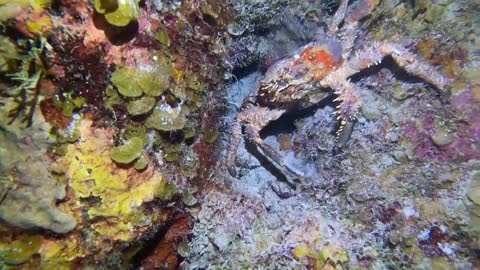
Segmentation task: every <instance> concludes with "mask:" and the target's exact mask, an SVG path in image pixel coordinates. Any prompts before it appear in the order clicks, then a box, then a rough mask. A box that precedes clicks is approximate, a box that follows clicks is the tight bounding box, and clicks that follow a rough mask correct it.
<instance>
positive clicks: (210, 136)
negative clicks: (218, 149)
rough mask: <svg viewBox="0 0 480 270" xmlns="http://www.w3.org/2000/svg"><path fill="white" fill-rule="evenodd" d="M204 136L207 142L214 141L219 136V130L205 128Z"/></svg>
mask: <svg viewBox="0 0 480 270" xmlns="http://www.w3.org/2000/svg"><path fill="white" fill-rule="evenodd" d="M202 133H203V138H204V139H205V141H206V142H207V143H210V144H211V143H214V142H215V141H216V140H217V137H218V130H216V129H204V130H203V132H202Z"/></svg>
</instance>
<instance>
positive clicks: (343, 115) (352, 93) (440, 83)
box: [320, 42, 450, 148]
mask: <svg viewBox="0 0 480 270" xmlns="http://www.w3.org/2000/svg"><path fill="white" fill-rule="evenodd" d="M387 55H390V56H391V57H392V58H393V60H394V61H395V62H396V63H397V64H398V65H399V66H400V67H402V68H403V69H404V70H405V71H407V72H408V73H409V74H411V75H413V76H417V77H419V78H421V79H423V80H425V81H426V82H428V83H429V84H431V85H433V86H434V87H435V88H436V89H437V91H438V94H439V96H440V99H441V100H442V101H443V102H445V101H446V100H448V98H449V96H450V89H449V87H448V84H449V82H450V80H449V79H448V78H446V77H445V76H444V75H442V74H441V73H440V72H438V71H436V70H435V69H433V68H432V67H431V66H429V65H428V64H427V63H425V62H423V61H421V60H419V59H417V58H416V57H415V56H414V55H413V54H412V53H411V52H409V51H408V50H407V49H405V48H404V47H402V46H399V45H397V44H393V43H389V42H376V43H374V44H373V46H371V47H370V48H368V49H366V50H364V51H359V52H358V51H357V53H356V54H355V56H354V57H353V58H352V59H351V60H350V61H348V62H347V63H346V64H345V65H343V66H342V67H340V68H339V69H337V70H335V71H334V72H332V73H330V74H328V75H327V76H326V77H325V78H323V80H322V81H321V82H320V85H321V86H323V87H330V88H332V89H335V93H336V94H337V95H338V98H337V100H338V101H340V102H341V103H340V105H339V106H338V107H337V111H336V114H337V118H338V120H339V121H340V123H341V124H340V128H339V130H338V131H337V139H336V141H337V147H339V148H342V147H344V146H345V143H346V142H347V141H348V137H349V134H350V133H351V132H352V130H353V121H354V120H355V115H356V113H357V112H358V111H359V110H360V107H361V103H360V101H359V99H358V97H357V95H356V93H358V90H355V86H354V85H353V84H352V83H351V82H350V81H349V80H348V78H349V77H351V76H352V75H354V74H356V73H358V72H360V71H361V70H364V69H366V68H368V67H370V66H372V65H377V64H379V63H380V62H381V61H382V59H383V58H384V57H385V56H387Z"/></svg>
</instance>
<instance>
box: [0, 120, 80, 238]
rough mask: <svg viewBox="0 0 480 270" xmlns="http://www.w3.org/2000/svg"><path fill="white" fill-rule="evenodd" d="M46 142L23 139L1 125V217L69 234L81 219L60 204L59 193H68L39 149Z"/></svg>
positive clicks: (15, 222) (14, 223) (20, 225)
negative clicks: (61, 207) (58, 202)
mask: <svg viewBox="0 0 480 270" xmlns="http://www.w3.org/2000/svg"><path fill="white" fill-rule="evenodd" d="M41 144H42V142H38V141H32V140H20V139H18V137H17V135H16V134H14V133H13V132H10V131H9V130H7V129H6V128H0V163H1V166H0V170H1V171H0V178H1V179H2V180H1V183H0V186H1V188H2V189H1V193H2V195H3V196H2V197H3V200H1V202H0V218H1V219H2V220H4V221H5V222H7V223H9V224H11V225H14V226H17V227H20V228H24V229H30V228H36V227H41V228H44V229H48V230H52V231H54V232H56V233H67V232H69V231H71V230H73V229H74V228H75V226H76V225H77V221H76V220H75V219H74V218H73V217H72V216H70V215H69V214H66V213H64V212H62V211H60V209H58V208H57V206H56V201H57V200H59V199H63V198H59V195H58V194H62V193H63V194H64V192H61V189H64V188H65V187H64V186H62V185H58V184H57V182H56V180H55V178H54V177H53V176H52V174H51V172H50V171H49V167H50V162H49V160H48V158H47V157H46V156H45V155H44V150H43V151H42V150H39V148H38V145H41Z"/></svg>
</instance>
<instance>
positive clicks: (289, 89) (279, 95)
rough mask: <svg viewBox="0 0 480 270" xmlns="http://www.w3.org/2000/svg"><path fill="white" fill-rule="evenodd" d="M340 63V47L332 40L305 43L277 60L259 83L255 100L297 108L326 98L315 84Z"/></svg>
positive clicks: (326, 92) (287, 107)
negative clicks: (291, 53)
mask: <svg viewBox="0 0 480 270" xmlns="http://www.w3.org/2000/svg"><path fill="white" fill-rule="evenodd" d="M342 64H343V59H342V46H341V45H340V43H339V42H337V41H335V40H327V39H325V40H321V41H316V42H312V43H309V44H307V45H305V46H303V47H301V48H300V49H298V50H297V51H296V52H295V53H294V54H293V55H291V56H289V57H287V58H285V59H283V60H281V61H278V62H277V63H276V64H275V65H274V66H272V67H271V68H270V69H269V70H268V71H267V73H266V74H265V78H264V79H263V80H262V81H261V82H260V88H259V90H258V98H259V101H260V102H261V103H262V104H263V105H266V106H269V107H274V108H282V109H290V108H292V107H295V108H298V109H301V108H305V107H308V106H311V105H314V104H316V103H318V102H320V101H321V100H323V99H324V98H325V97H327V96H328V95H330V94H331V93H332V91H331V90H330V89H322V88H321V87H320V85H319V82H320V81H321V80H322V78H324V77H325V76H326V75H327V74H329V73H331V72H332V71H334V70H336V69H337V68H338V67H340V66H341V65H342Z"/></svg>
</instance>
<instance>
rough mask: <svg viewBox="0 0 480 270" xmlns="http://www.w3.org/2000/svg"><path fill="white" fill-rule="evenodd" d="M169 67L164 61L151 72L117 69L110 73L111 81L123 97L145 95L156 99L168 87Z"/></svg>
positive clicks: (170, 68)
mask: <svg viewBox="0 0 480 270" xmlns="http://www.w3.org/2000/svg"><path fill="white" fill-rule="evenodd" d="M171 72H172V67H171V65H170V64H169V63H168V62H167V61H166V60H165V61H161V62H159V64H158V65H156V66H155V69H153V70H142V69H136V70H133V69H128V68H119V69H117V70H116V71H115V72H113V73H112V77H111V81H112V83H113V84H114V85H115V86H116V87H117V89H118V92H119V93H120V94H121V95H122V96H124V97H140V96H141V95H142V94H144V93H145V94H146V95H148V96H151V97H158V96H160V95H161V94H163V92H165V90H167V89H168V88H169V86H170V74H171Z"/></svg>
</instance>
